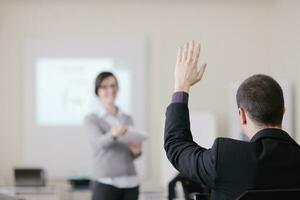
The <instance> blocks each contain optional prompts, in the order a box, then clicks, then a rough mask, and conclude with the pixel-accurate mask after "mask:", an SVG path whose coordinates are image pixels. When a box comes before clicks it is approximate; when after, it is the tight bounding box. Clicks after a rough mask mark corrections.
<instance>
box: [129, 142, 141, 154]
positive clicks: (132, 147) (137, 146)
mask: <svg viewBox="0 0 300 200" xmlns="http://www.w3.org/2000/svg"><path fill="white" fill-rule="evenodd" d="M128 147H129V149H130V150H131V152H132V153H133V154H134V155H135V156H137V155H139V154H141V153H142V144H141V143H139V144H133V143H130V144H128Z"/></svg>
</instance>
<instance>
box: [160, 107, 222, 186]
mask: <svg viewBox="0 0 300 200" xmlns="http://www.w3.org/2000/svg"><path fill="white" fill-rule="evenodd" d="M207 134H209V133H207ZM217 144H218V140H216V141H215V142H214V145H213V147H212V148H211V149H205V148H203V147H201V146H199V145H198V144H197V143H195V142H194V141H193V138H192V134H191V130H190V119H189V110H188V107H187V105H186V104H184V103H172V104H170V105H169V106H168V108H167V112H166V121H165V136H164V148H165V151H166V154H167V157H168V159H169V160H170V162H171V163H172V165H173V166H174V167H175V168H176V169H177V170H178V171H179V172H181V173H182V174H183V175H185V176H186V177H189V178H191V179H192V180H195V181H197V182H200V183H203V184H205V185H207V186H208V187H211V188H214V187H215V179H216V174H217V165H216V160H217V150H218V148H217V147H218V145H217Z"/></svg>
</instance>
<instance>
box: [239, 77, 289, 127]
mask: <svg viewBox="0 0 300 200" xmlns="http://www.w3.org/2000/svg"><path fill="white" fill-rule="evenodd" d="M236 100H237V105H238V107H239V108H243V109H245V110H246V111H247V112H248V113H249V115H250V117H251V118H252V119H253V120H254V121H255V122H256V123H257V125H272V126H281V124H282V118H283V114H284V98H283V92H282V89H281V87H280V85H279V84H278V83H277V82H276V81H275V80H274V79H273V78H271V77H270V76H267V75H262V74H258V75H253V76H251V77H249V78H247V79H246V80H245V81H244V82H243V83H242V84H241V85H240V87H239V89H238V91H237V94H236Z"/></svg>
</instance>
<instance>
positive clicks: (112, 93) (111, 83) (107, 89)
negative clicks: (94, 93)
mask: <svg viewBox="0 0 300 200" xmlns="http://www.w3.org/2000/svg"><path fill="white" fill-rule="evenodd" d="M117 94H118V85H117V81H116V79H115V78H114V77H113V76H109V77H107V78H105V79H104V80H103V81H102V83H101V85H100V87H99V89H98V96H99V97H100V100H101V101H102V102H103V103H107V104H114V102H115V100H116V98H117Z"/></svg>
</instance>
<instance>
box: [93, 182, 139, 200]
mask: <svg viewBox="0 0 300 200" xmlns="http://www.w3.org/2000/svg"><path fill="white" fill-rule="evenodd" d="M138 196H139V187H134V188H124V189H123V188H116V187H114V186H111V185H106V184H103V183H99V182H97V181H96V182H94V184H93V195H92V200H138Z"/></svg>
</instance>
